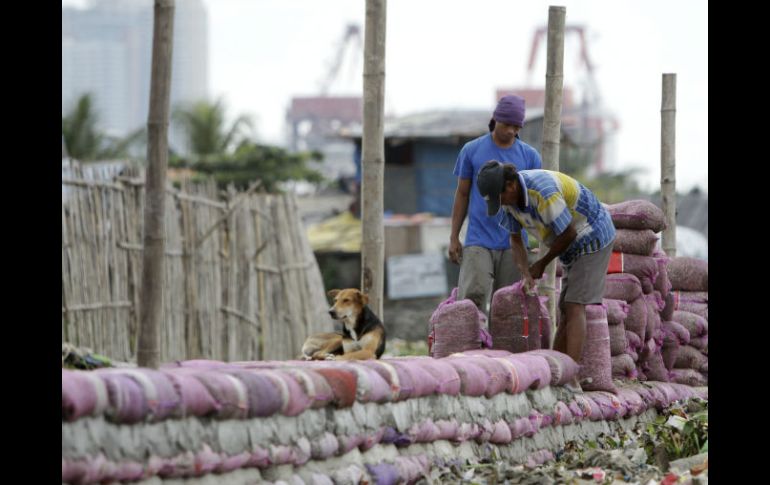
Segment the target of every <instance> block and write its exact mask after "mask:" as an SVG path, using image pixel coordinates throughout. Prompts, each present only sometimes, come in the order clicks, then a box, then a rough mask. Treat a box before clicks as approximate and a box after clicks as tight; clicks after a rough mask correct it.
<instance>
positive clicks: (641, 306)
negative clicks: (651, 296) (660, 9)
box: [623, 297, 648, 341]
mask: <svg viewBox="0 0 770 485" xmlns="http://www.w3.org/2000/svg"><path fill="white" fill-rule="evenodd" d="M629 303H630V304H629V305H628V306H629V312H628V317H627V318H626V321H625V322H623V325H624V326H625V327H626V330H630V331H631V332H634V333H635V334H636V335H638V336H639V339H640V340H641V341H644V340H645V337H646V336H647V311H648V310H647V300H646V299H645V298H644V297H640V298H637V299H635V300H633V301H631V302H629Z"/></svg>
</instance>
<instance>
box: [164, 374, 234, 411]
mask: <svg viewBox="0 0 770 485" xmlns="http://www.w3.org/2000/svg"><path fill="white" fill-rule="evenodd" d="M160 372H162V373H164V374H165V375H166V377H168V379H169V380H170V381H171V383H172V384H173V386H174V388H175V389H176V391H177V393H178V394H179V396H180V397H181V400H182V402H181V407H182V410H183V415H184V416H196V417H199V418H201V417H204V416H211V415H215V414H217V413H218V412H219V409H220V406H219V404H218V403H217V401H216V400H215V399H214V398H213V397H212V396H211V393H210V392H209V390H208V389H206V386H204V385H203V384H202V383H201V382H200V381H199V380H198V379H196V378H195V377H193V376H192V375H190V374H189V373H186V372H174V371H173V370H172V369H162V370H161V371H160Z"/></svg>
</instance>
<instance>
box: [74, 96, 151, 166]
mask: <svg viewBox="0 0 770 485" xmlns="http://www.w3.org/2000/svg"><path fill="white" fill-rule="evenodd" d="M98 122H99V115H98V113H97V112H96V109H95V108H94V104H93V98H92V96H91V95H90V94H84V95H82V96H80V98H78V100H77V102H76V103H75V105H74V106H73V107H72V109H71V110H70V111H69V112H68V113H67V114H66V115H64V116H62V119H61V131H62V136H63V137H64V143H65V145H66V146H67V153H68V155H69V156H70V157H72V158H74V159H77V160H81V161H93V160H111V159H115V158H123V157H127V156H128V155H129V149H130V148H131V147H132V146H133V145H134V144H136V143H138V142H141V141H142V140H144V139H145V130H144V128H139V129H137V130H135V131H133V132H132V133H130V134H128V135H127V136H125V137H123V138H114V137H109V136H107V135H105V134H104V133H103V132H101V131H99V130H98V129H97V128H96V125H97V124H98Z"/></svg>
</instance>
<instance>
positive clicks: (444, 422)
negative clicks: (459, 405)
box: [436, 418, 459, 440]
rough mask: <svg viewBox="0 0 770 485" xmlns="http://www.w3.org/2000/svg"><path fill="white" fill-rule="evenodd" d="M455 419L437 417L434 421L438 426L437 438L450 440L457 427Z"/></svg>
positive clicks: (455, 433) (454, 434)
mask: <svg viewBox="0 0 770 485" xmlns="http://www.w3.org/2000/svg"><path fill="white" fill-rule="evenodd" d="M458 426H459V425H458V424H457V420H456V419H454V418H452V419H439V420H438V421H436V427H437V428H438V437H437V438H436V439H437V440H452V439H454V437H455V436H456V435H457V428H458Z"/></svg>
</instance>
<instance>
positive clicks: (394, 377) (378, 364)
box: [359, 359, 412, 401]
mask: <svg viewBox="0 0 770 485" xmlns="http://www.w3.org/2000/svg"><path fill="white" fill-rule="evenodd" d="M388 360H389V359H381V360H363V361H361V362H359V364H360V365H363V366H366V367H368V368H370V369H372V370H374V371H375V372H377V373H378V374H379V375H380V377H382V378H383V379H384V380H385V382H387V383H388V386H390V391H391V395H390V400H391V401H399V400H400V399H401V382H400V380H399V377H398V372H396V369H395V367H393V366H392V365H390V364H389V363H388ZM405 384H406V386H407V387H408V392H407V393H405V394H404V399H406V398H407V397H408V395H409V394H410V393H411V392H412V383H411V380H410V381H409V382H406V383H405Z"/></svg>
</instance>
